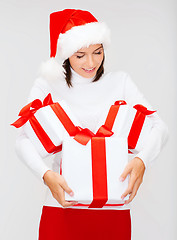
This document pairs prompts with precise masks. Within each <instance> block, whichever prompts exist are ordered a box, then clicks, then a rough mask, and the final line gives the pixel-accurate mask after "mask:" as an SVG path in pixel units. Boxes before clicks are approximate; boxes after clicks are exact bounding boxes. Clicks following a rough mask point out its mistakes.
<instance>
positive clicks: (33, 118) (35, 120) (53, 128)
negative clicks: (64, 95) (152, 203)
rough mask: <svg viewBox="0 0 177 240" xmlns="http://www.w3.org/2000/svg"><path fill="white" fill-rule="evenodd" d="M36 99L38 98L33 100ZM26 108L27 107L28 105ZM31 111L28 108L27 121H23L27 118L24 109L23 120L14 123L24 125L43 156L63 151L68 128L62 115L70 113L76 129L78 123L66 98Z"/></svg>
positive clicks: (27, 133) (17, 125)
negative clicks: (62, 120)
mask: <svg viewBox="0 0 177 240" xmlns="http://www.w3.org/2000/svg"><path fill="white" fill-rule="evenodd" d="M46 98H47V97H46ZM35 101H36V100H34V101H33V102H35ZM37 101H38V102H39V101H40V100H38V99H37ZM41 104H42V103H41ZM27 106H28V105H27ZM24 108H26V106H25V107H24ZM24 108H23V109H24ZM23 109H22V110H21V111H23ZM61 109H62V111H63V110H64V112H65V114H63V112H62V111H61ZM30 111H32V110H31V108H28V109H27V112H28V115H29V116H27V118H28V120H27V121H26V123H21V122H23V121H25V120H23V118H24V119H25V114H26V110H25V111H23V112H24V113H23V114H21V115H20V116H22V117H21V119H22V121H19V120H17V121H16V122H17V123H15V124H12V125H14V126H16V127H20V126H22V125H23V130H24V133H25V134H26V136H27V137H28V138H29V139H30V141H31V142H32V143H33V145H34V147H35V148H36V150H37V152H38V153H39V155H40V156H41V157H42V158H45V157H47V156H49V155H51V154H53V153H56V152H57V151H61V149H62V139H63V133H64V132H66V129H65V126H64V125H63V123H62V122H61V120H60V117H63V116H64V117H66V118H68V116H67V114H68V115H69V118H70V120H71V121H72V127H73V129H75V125H78V122H77V119H76V118H75V117H74V115H73V114H72V111H71V109H70V108H69V106H68V105H67V104H66V102H65V101H64V100H61V101H60V103H57V102H56V103H53V102H52V104H49V105H46V106H42V105H41V107H40V108H39V109H36V111H35V112H34V113H32V114H30ZM66 113H67V114H66ZM23 115H24V116H23ZM66 118H65V119H66ZM65 119H64V121H65Z"/></svg>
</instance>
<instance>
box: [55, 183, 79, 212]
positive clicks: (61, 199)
mask: <svg viewBox="0 0 177 240" xmlns="http://www.w3.org/2000/svg"><path fill="white" fill-rule="evenodd" d="M54 198H55V199H56V200H57V201H58V203H59V204H61V205H62V206H63V207H69V206H73V205H75V204H77V203H78V202H77V201H70V202H69V201H66V200H65V192H64V190H63V188H61V187H60V189H59V191H58V192H57V193H55V194H54Z"/></svg>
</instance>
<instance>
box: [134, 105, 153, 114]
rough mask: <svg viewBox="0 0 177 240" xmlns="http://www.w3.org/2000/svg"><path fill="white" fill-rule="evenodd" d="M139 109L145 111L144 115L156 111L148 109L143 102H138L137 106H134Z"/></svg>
mask: <svg viewBox="0 0 177 240" xmlns="http://www.w3.org/2000/svg"><path fill="white" fill-rule="evenodd" d="M133 107H134V108H135V109H136V110H137V111H139V112H141V113H143V114H144V115H150V114H152V113H154V112H156V111H150V110H147V108H146V107H144V106H143V105H141V104H137V105H135V106H133Z"/></svg>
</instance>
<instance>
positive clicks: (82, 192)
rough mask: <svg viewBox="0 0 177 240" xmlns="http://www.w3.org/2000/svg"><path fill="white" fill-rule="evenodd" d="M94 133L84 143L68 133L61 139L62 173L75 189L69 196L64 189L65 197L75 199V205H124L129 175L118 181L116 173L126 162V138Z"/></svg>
mask: <svg viewBox="0 0 177 240" xmlns="http://www.w3.org/2000/svg"><path fill="white" fill-rule="evenodd" d="M96 135H97V134H96ZM96 135H95V136H91V138H90V140H89V141H88V143H87V144H86V145H83V144H81V143H80V142H77V141H76V140H75V139H74V137H69V136H68V135H65V137H64V139H63V145H62V172H61V173H62V175H63V176H64V178H65V180H66V182H67V184H68V185H69V186H70V188H71V189H72V190H73V192H74V196H72V197H71V196H70V195H69V194H67V193H66V192H65V199H66V200H67V201H71V200H74V201H78V204H77V205H75V206H76V207H77V206H82V205H83V206H88V207H89V208H102V207H103V206H120V205H123V204H124V201H125V200H126V199H128V196H126V197H125V199H124V200H122V199H121V195H122V194H123V193H124V192H125V190H126V189H127V187H128V178H126V179H125V181H124V182H120V180H119V176H120V175H121V174H122V172H123V171H124V168H125V166H126V164H127V163H128V145H127V138H125V137H113V136H111V137H98V136H96Z"/></svg>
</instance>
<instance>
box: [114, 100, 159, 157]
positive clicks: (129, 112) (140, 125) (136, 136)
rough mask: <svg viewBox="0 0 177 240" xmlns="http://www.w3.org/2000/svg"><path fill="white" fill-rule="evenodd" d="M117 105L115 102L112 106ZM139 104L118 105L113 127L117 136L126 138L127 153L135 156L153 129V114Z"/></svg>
mask: <svg viewBox="0 0 177 240" xmlns="http://www.w3.org/2000/svg"><path fill="white" fill-rule="evenodd" d="M116 104H119V103H117V102H115V103H114V105H116ZM154 112H156V111H150V110H148V109H147V108H146V107H144V106H143V105H141V104H137V105H135V106H133V107H132V106H130V105H128V104H126V103H125V105H120V109H119V113H118V114H117V116H116V118H115V122H114V126H113V131H114V132H115V135H117V136H124V137H127V140H128V149H129V153H134V154H137V153H139V152H140V151H141V150H142V149H143V146H145V144H146V141H147V138H148V135H149V133H150V132H151V130H152V128H153V113H154Z"/></svg>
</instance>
